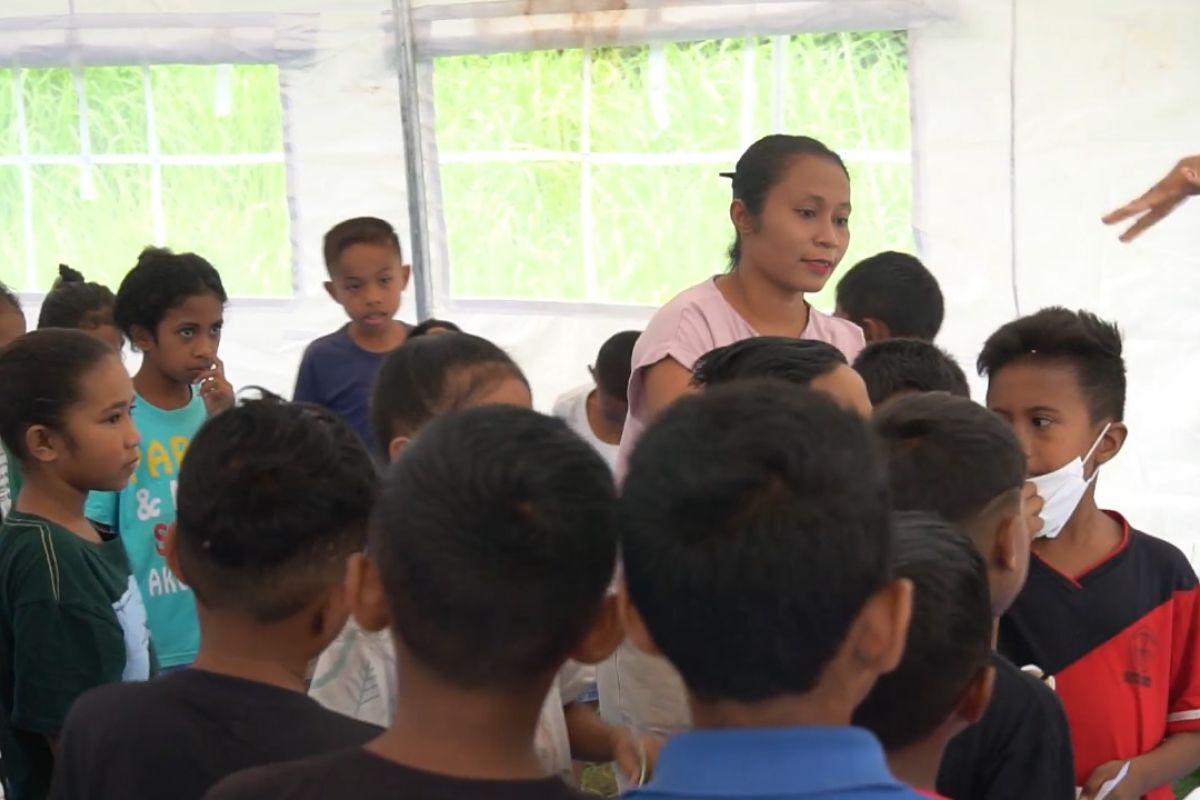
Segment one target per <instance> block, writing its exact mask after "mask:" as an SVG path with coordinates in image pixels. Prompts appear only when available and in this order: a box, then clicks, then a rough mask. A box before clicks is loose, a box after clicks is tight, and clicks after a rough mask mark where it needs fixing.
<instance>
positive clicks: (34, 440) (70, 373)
mask: <svg viewBox="0 0 1200 800" xmlns="http://www.w3.org/2000/svg"><path fill="white" fill-rule="evenodd" d="M132 404H133V383H132V382H131V381H130V379H129V374H128V373H127V372H126V371H125V368H124V367H123V366H122V365H121V360H120V358H119V357H118V355H117V353H116V352H115V351H114V350H113V349H112V348H111V347H109V346H108V345H106V344H104V343H103V342H101V341H100V340H99V339H96V338H94V337H91V336H88V335H87V334H86V333H83V332H81V331H76V330H62V329H48V330H43V331H33V332H32V333H27V334H25V335H24V336H22V337H20V338H19V339H17V340H15V341H14V342H12V343H11V344H10V345H9V346H8V347H6V348H4V349H3V350H0V438H3V440H4V444H5V446H7V447H8V449H9V450H11V451H12V452H13V454H14V455H15V456H16V457H17V458H18V459H19V460H20V461H21V463H22V464H23V465H24V466H25V470H26V472H27V473H32V472H35V471H46V472H50V473H53V474H54V475H55V476H56V478H57V480H58V481H60V482H62V483H65V484H67V485H68V486H70V487H72V488H73V489H74V490H76V491H78V492H88V491H91V490H93V489H95V490H102V491H116V490H118V489H123V488H124V487H125V484H127V483H128V482H129V476H130V475H132V474H133V469H134V467H135V466H136V464H137V457H138V453H137V446H138V434H137V430H136V429H135V428H134V425H133V421H132V419H131V418H130V416H129V411H130V407H131V406H132Z"/></svg>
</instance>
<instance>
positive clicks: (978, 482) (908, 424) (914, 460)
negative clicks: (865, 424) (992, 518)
mask: <svg viewBox="0 0 1200 800" xmlns="http://www.w3.org/2000/svg"><path fill="white" fill-rule="evenodd" d="M872 423H873V426H874V428H875V433H876V434H877V435H878V437H879V440H880V442H881V443H882V445H883V451H884V456H885V458H886V459H887V462H888V474H889V475H890V477H891V486H892V503H893V505H894V507H895V508H896V510H897V511H929V512H934V513H937V514H938V515H940V516H941V517H942V518H943V519H945V520H947V521H949V522H951V523H953V524H955V525H959V526H960V527H962V528H964V529H965V530H967V531H968V532H971V531H972V530H974V529H975V528H976V527H977V523H978V522H980V521H981V518H983V517H985V516H987V515H989V513H990V512H991V511H992V510H1000V507H1001V506H1007V507H1009V510H1011V507H1012V506H1015V504H1017V503H1018V502H1019V496H1020V491H1021V487H1022V486H1023V485H1024V483H1025V472H1026V470H1025V454H1024V452H1023V451H1022V449H1021V445H1020V444H1019V443H1018V441H1017V437H1016V435H1015V434H1014V433H1013V431H1012V428H1011V426H1009V425H1008V424H1006V423H1005V422H1004V420H1002V419H1001V418H1000V417H999V416H997V415H996V414H993V413H992V412H990V411H988V410H987V409H986V408H984V407H983V406H981V405H979V404H977V403H974V402H972V401H971V400H968V399H966V398H963V397H955V396H953V395H949V394H946V393H944V392H929V393H924V394H912V395H907V396H903V397H897V398H895V399H894V400H892V401H891V402H889V403H886V404H884V405H883V406H881V407H880V408H879V409H877V410H876V411H875V414H874V416H873V418H872Z"/></svg>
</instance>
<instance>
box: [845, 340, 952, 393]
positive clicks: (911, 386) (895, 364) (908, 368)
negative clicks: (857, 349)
mask: <svg viewBox="0 0 1200 800" xmlns="http://www.w3.org/2000/svg"><path fill="white" fill-rule="evenodd" d="M854 369H855V370H856V371H857V372H858V374H859V375H861V376H862V379H863V383H865V384H866V385H867V394H868V395H870V397H871V404H872V405H875V406H878V405H881V404H882V403H883V402H884V401H886V400H887V399H888V398H890V397H892V396H894V395H897V394H899V393H901V392H949V393H950V394H953V395H958V396H959V397H968V398H969V397H970V396H971V387H970V386H968V385H967V376H966V375H965V374H964V373H963V371H962V367H960V366H959V365H958V362H957V361H955V360H954V357H953V356H951V355H950V354H949V353H947V352H946V351H945V350H943V349H942V348H940V347H938V346H937V345H935V344H932V343H931V342H927V341H924V340H922V339H884V340H883V341H880V342H872V343H871V344H869V345H867V346H866V347H865V348H864V349H863V351H862V352H861V353H859V354H858V358H856V359H854Z"/></svg>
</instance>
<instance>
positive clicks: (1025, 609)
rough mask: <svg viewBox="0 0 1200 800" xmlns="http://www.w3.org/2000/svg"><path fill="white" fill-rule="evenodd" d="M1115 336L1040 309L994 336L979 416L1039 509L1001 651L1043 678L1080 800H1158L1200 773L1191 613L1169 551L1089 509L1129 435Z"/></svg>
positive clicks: (1197, 638) (1187, 576) (1092, 319)
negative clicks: (1052, 686)
mask: <svg viewBox="0 0 1200 800" xmlns="http://www.w3.org/2000/svg"><path fill="white" fill-rule="evenodd" d="M1121 346H1122V345H1121V334H1120V331H1119V330H1118V329H1117V327H1116V325H1114V324H1112V323H1108V322H1105V321H1103V320H1101V319H1099V318H1098V317H1096V316H1095V315H1094V314H1090V313H1088V312H1084V311H1080V312H1073V311H1068V310H1067V309H1063V308H1047V309H1044V310H1042V311H1039V312H1038V313H1036V314H1033V315H1031V316H1028V317H1023V318H1021V319H1018V320H1016V321H1014V322H1010V323H1008V324H1007V325H1005V326H1003V327H1002V328H1000V330H998V331H996V333H994V334H993V335H992V336H991V338H989V339H988V341H987V343H986V344H985V345H984V348H983V352H982V353H981V354H980V356H979V371H980V373H981V374H983V375H986V376H987V377H988V379H989V383H988V393H987V404H988V407H989V408H991V409H992V410H993V411H995V412H996V413H998V414H999V415H1000V416H1001V417H1003V418H1005V419H1006V420H1008V422H1009V423H1010V424H1011V425H1012V426H1013V429H1014V431H1015V432H1016V434H1017V438H1018V439H1019V440H1020V442H1021V445H1022V446H1023V447H1024V449H1025V454H1026V459H1027V464H1028V469H1029V474H1030V478H1031V479H1032V480H1033V482H1034V483H1036V484H1037V486H1038V493H1039V494H1040V495H1041V496H1042V497H1043V499H1044V500H1045V508H1044V509H1043V511H1042V519H1043V520H1044V521H1045V526H1044V528H1043V530H1042V531H1041V533H1040V534H1039V535H1038V538H1037V539H1036V540H1035V541H1034V543H1033V558H1032V559H1031V560H1030V565H1029V577H1028V581H1027V583H1026V586H1025V589H1024V591H1023V592H1022V593H1021V595H1020V596H1019V597H1018V598H1017V600H1016V602H1015V603H1014V604H1013V606H1012V607H1011V608H1010V609H1009V612H1008V614H1007V615H1006V616H1005V617H1004V618H1003V619H1002V620H1001V622H1000V638H999V645H1000V650H1001V652H1003V653H1005V655H1007V656H1008V657H1009V658H1011V659H1012V660H1013V661H1015V662H1016V663H1018V664H1028V663H1036V664H1038V665H1039V666H1041V667H1042V668H1043V669H1045V670H1046V671H1047V673H1049V674H1051V675H1054V676H1055V681H1056V685H1057V691H1058V694H1059V697H1060V698H1061V699H1062V702H1063V707H1064V708H1065V710H1066V712H1067V719H1068V722H1069V723H1070V727H1071V735H1072V738H1073V740H1074V745H1075V779H1076V782H1077V784H1078V785H1079V786H1081V787H1082V788H1083V794H1082V797H1083V798H1084V800H1091V799H1092V798H1095V797H1096V795H1097V793H1098V792H1099V791H1100V787H1101V786H1102V785H1104V784H1105V783H1106V782H1111V781H1113V780H1114V779H1118V778H1119V781H1118V782H1117V783H1116V786H1115V788H1114V789H1113V790H1112V792H1111V793H1110V794H1108V795H1107V796H1108V797H1110V798H1113V800H1133V799H1134V798H1140V797H1145V798H1147V799H1148V800H1170V798H1172V797H1173V794H1172V792H1171V783H1172V782H1173V781H1174V780H1176V779H1177V778H1179V777H1181V776H1183V775H1186V774H1188V773H1189V772H1191V771H1192V770H1194V769H1196V768H1197V766H1200V664H1198V663H1197V661H1196V655H1197V648H1198V647H1200V600H1198V596H1197V588H1196V587H1197V581H1196V574H1195V572H1194V571H1193V570H1192V567H1191V565H1190V564H1189V563H1188V560H1187V558H1185V557H1184V555H1183V553H1181V552H1180V551H1179V550H1178V549H1177V548H1176V547H1174V546H1173V545H1171V544H1168V543H1167V542H1164V541H1162V540H1160V539H1156V538H1154V537H1152V536H1149V535H1147V534H1145V533H1142V532H1141V531H1138V530H1136V529H1134V528H1133V527H1131V526H1130V524H1129V523H1128V522H1127V521H1126V520H1125V519H1124V518H1123V517H1122V516H1120V515H1119V514H1117V513H1115V512H1111V511H1102V510H1101V509H1100V508H1099V507H1098V506H1097V505H1096V497H1095V492H1096V477H1097V474H1098V472H1099V470H1100V468H1101V467H1102V466H1103V465H1104V464H1107V463H1108V462H1109V461H1111V460H1112V459H1113V458H1115V457H1116V455H1117V454H1118V453H1119V452H1120V450H1121V447H1122V445H1123V444H1124V442H1125V437H1126V434H1127V430H1126V426H1125V423H1124V411H1125V362H1124V360H1123V358H1122V356H1121Z"/></svg>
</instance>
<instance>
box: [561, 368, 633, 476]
mask: <svg viewBox="0 0 1200 800" xmlns="http://www.w3.org/2000/svg"><path fill="white" fill-rule="evenodd" d="M595 388H596V387H595V386H593V385H592V384H590V383H589V384H587V385H586V386H580V387H578V388H576V389H572V390H571V391H569V392H567V393H566V394H564V395H563V396H562V397H560V398H558V400H556V401H555V403H554V416H556V417H558V418H559V419H561V420H563V421H564V422H566V423H567V425H569V426H570V427H571V430H573V431H575V432H576V433H578V434H579V435H580V436H582V437H583V440H584V441H585V442H587V443H588V444H590V445H591V446H592V447H594V448H596V452H598V453H599V454H600V455H602V456H604V460H605V461H607V462H608V466H609V467H616V465H617V453H618V452H619V451H620V445H615V444H609V443H608V442H602V441H600V439H599V438H598V437H597V436H596V433H595V431H593V430H592V425H591V423H590V422H588V415H587V399H588V395H590V394H591V393H592V390H593V389H595Z"/></svg>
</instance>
